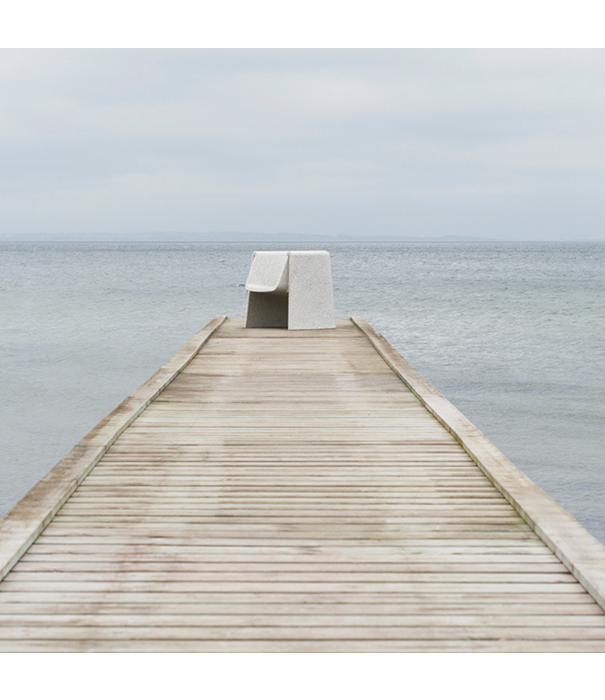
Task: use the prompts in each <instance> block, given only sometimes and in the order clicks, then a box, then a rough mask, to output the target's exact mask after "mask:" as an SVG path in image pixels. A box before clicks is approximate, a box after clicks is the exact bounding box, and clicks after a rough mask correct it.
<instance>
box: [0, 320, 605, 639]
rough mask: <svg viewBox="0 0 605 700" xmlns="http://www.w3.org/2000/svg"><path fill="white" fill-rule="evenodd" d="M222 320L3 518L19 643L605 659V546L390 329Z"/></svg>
mask: <svg viewBox="0 0 605 700" xmlns="http://www.w3.org/2000/svg"><path fill="white" fill-rule="evenodd" d="M223 321H224V317H217V318H216V319H214V321H213V322H211V324H209V325H208V326H207V327H206V329H203V330H202V331H200V333H199V334H197V336H195V338H194V339H192V341H191V342H190V343H188V344H187V345H186V346H185V347H184V348H183V350H182V351H181V352H180V353H179V354H178V355H177V356H176V357H175V358H174V359H173V360H172V361H171V362H170V363H168V364H167V365H166V366H165V367H164V368H162V370H160V371H159V372H158V373H157V375H155V376H154V377H152V378H151V379H150V380H149V381H148V382H146V384H144V385H143V386H142V387H141V388H140V389H139V390H138V391H137V392H135V393H134V394H133V395H132V396H131V397H129V398H128V399H127V400H126V401H125V402H124V403H123V404H122V405H121V406H120V407H119V408H118V409H116V411H115V412H114V413H113V414H110V416H108V418H107V419H105V420H104V421H103V422H102V423H101V424H99V426H97V428H95V429H94V430H93V431H92V432H91V433H90V434H89V435H88V436H87V437H86V438H84V440H83V441H82V442H81V443H79V444H78V445H77V446H76V447H75V448H74V450H72V452H71V453H70V454H69V455H67V456H66V458H65V459H64V460H62V461H61V462H60V463H59V464H58V465H57V466H56V467H55V468H54V469H53V470H52V471H51V472H50V473H49V475H48V476H47V477H45V479H43V480H42V481H41V482H40V483H39V484H38V485H37V486H36V487H34V489H32V491H30V493H29V494H28V495H27V496H25V498H24V499H23V500H22V501H20V503H19V504H17V506H15V508H14V509H13V510H12V511H11V512H10V513H9V514H8V515H7V516H5V518H4V519H3V520H2V521H1V523H0V572H1V573H2V575H4V576H5V578H4V580H3V581H2V582H1V583H0V651H11V650H14V651H26V650H32V651H374V652H376V651H381V652H383V651H605V613H604V611H603V607H602V606H603V604H604V600H605V548H603V546H602V545H601V544H600V543H598V542H597V540H595V539H594V538H593V537H592V536H591V535H589V534H588V533H587V532H586V531H585V530H584V529H583V528H582V527H581V526H580V525H579V524H578V523H577V522H576V521H575V520H574V519H573V518H571V516H570V515H569V514H567V513H566V511H564V510H563V509H562V508H561V507H560V506H558V505H557V504H556V503H555V502H554V501H552V499H550V498H549V497H548V496H546V495H545V494H544V493H543V492H542V491H540V490H539V489H538V488H537V487H536V486H535V485H534V484H532V482H530V481H529V480H528V479H526V478H525V477H524V476H523V475H522V474H521V473H520V472H519V471H518V470H516V469H515V467H514V466H513V465H511V464H510V462H508V460H506V458H505V457H504V456H503V455H502V454H501V453H500V452H498V450H497V449H496V448H495V447H494V446H493V445H491V443H490V442H489V441H488V440H487V439H486V438H485V437H484V436H483V435H482V434H481V433H480V432H479V431H478V430H477V429H476V428H474V427H473V426H472V425H471V424H470V423H469V422H468V421H467V420H466V419H465V418H464V417H463V416H462V415H461V414H460V413H459V412H458V411H456V409H455V408H454V407H453V406H451V404H449V403H448V402H447V401H446V400H445V399H443V397H442V396H440V395H439V394H438V393H437V392H436V391H435V390H434V389H433V388H432V387H431V386H430V385H429V384H428V383H427V382H425V380H423V379H422V377H420V376H419V375H418V374H417V373H415V372H414V370H413V369H412V368H411V367H410V366H409V365H407V363H405V361H404V360H403V359H402V358H401V357H400V356H399V355H398V354H397V353H396V352H395V351H394V350H393V349H392V348H391V347H390V346H389V345H388V343H386V341H384V339H383V338H382V337H381V336H379V335H378V334H376V333H375V332H374V331H373V330H372V329H371V328H370V327H369V326H367V324H365V323H364V322H363V321H362V320H361V319H354V320H347V321H339V322H338V327H337V328H336V329H335V330H323V331H294V332H293V331H285V330H277V329H275V330H273V329H243V328H242V322H241V320H237V319H227V320H226V321H224V323H223ZM200 348H201V349H200ZM198 351H199V352H198ZM572 572H573V573H572ZM597 601H598V602H597Z"/></svg>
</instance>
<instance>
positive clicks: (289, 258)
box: [246, 250, 336, 330]
mask: <svg viewBox="0 0 605 700" xmlns="http://www.w3.org/2000/svg"><path fill="white" fill-rule="evenodd" d="M246 289H247V290H248V297H247V304H246V327H248V328H262V327H272V328H275V327H278V328H286V327H287V328H288V329H290V330H306V329H320V328H335V327H336V320H335V315H334V293H333V291H332V270H331V265H330V254H329V253H328V252H327V251H325V250H302V251H301V250H298V251H262V252H256V253H254V255H253V256H252V264H251V267H250V274H249V275H248V280H247V282H246Z"/></svg>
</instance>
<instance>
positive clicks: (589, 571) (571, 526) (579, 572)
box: [351, 316, 605, 610]
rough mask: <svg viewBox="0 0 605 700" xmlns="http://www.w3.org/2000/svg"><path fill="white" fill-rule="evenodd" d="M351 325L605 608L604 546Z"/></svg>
mask: <svg viewBox="0 0 605 700" xmlns="http://www.w3.org/2000/svg"><path fill="white" fill-rule="evenodd" d="M351 321H352V322H353V323H354V324H355V325H356V326H357V327H358V328H359V329H360V330H361V331H362V332H363V333H364V334H365V335H366V337H367V338H368V340H369V341H370V342H371V343H372V345H373V346H374V348H375V349H376V350H377V351H378V353H379V354H380V355H381V356H382V358H383V359H384V360H385V362H386V363H387V364H388V365H389V367H391V369H392V370H393V371H394V372H395V373H396V374H397V375H398V376H399V378H400V379H401V380H402V381H403V382H404V384H406V386H407V387H408V388H409V389H410V390H411V391H412V393H413V394H414V395H415V396H416V397H417V398H418V399H419V400H420V402H421V403H422V404H423V405H424V407H425V408H426V409H427V410H428V411H429V412H430V413H431V414H432V415H433V416H435V418H436V419H437V420H438V421H439V422H440V423H441V424H442V425H443V426H444V427H445V428H446V429H447V430H448V432H450V433H451V434H452V435H453V436H454V437H455V438H456V440H458V442H459V443H460V445H461V446H462V447H463V448H464V450H465V451H466V452H467V454H468V455H469V456H470V457H471V459H472V460H473V461H474V462H475V464H477V466H478V467H479V468H480V469H481V471H482V472H483V473H484V474H485V475H486V476H487V478H488V479H489V480H490V481H491V482H492V483H493V484H494V486H495V487H496V488H497V489H498V490H499V491H500V493H501V494H502V495H503V496H504V498H506V500H507V501H508V502H509V503H510V504H511V505H512V506H513V507H514V508H515V510H516V511H517V512H518V513H519V515H520V516H521V517H522V518H523V519H524V520H525V522H526V523H527V524H528V525H529V526H530V527H531V528H532V530H533V531H534V532H535V533H536V534H537V535H538V537H539V538H540V539H541V540H542V541H543V542H544V543H545V544H546V545H547V546H548V547H549V549H551V550H552V552H554V554H556V556H557V557H558V558H559V559H560V560H561V561H562V562H563V564H564V565H565V566H566V567H567V568H568V569H569V571H570V572H571V573H572V574H573V575H574V576H575V577H576V578H577V579H578V581H579V582H580V583H581V584H582V585H583V586H584V587H585V588H586V590H587V591H588V592H589V593H590V594H591V595H592V597H593V598H594V599H595V600H596V601H597V603H598V604H599V605H600V606H601V607H602V608H603V609H604V610H605V547H604V546H603V545H602V544H601V542H599V540H597V539H596V537H593V536H592V535H591V534H590V533H589V532H588V530H586V529H585V528H584V527H583V526H582V525H581V524H580V523H579V522H578V521H577V520H576V519H575V518H574V517H573V516H572V515H571V514H570V513H568V512H567V511H566V510H565V509H564V508H563V507H562V506H561V505H560V504H559V503H557V502H556V501H555V500H554V499H553V498H551V497H550V496H549V495H548V494H547V493H545V492H544V491H543V490H542V489H541V488H540V487H539V486H537V485H536V484H534V482H533V481H531V479H529V478H528V477H527V476H525V474H523V472H521V471H520V470H519V469H518V468H517V467H516V466H515V465H514V464H513V463H512V462H511V461H510V460H509V459H508V458H507V457H506V456H505V455H504V454H503V453H502V452H500V450H499V449H498V448H497V447H496V446H495V445H494V444H493V443H492V442H491V441H490V440H489V439H488V438H487V437H486V436H485V435H484V434H483V433H482V432H481V431H480V430H479V429H478V428H477V427H476V426H475V425H473V424H472V423H471V422H470V421H469V420H468V418H466V416H464V414H462V413H461V412H460V411H459V410H458V409H457V408H456V407H455V406H454V405H453V404H452V403H450V402H449V401H448V400H447V399H446V398H445V397H444V396H443V395H442V394H440V393H439V392H438V391H437V389H435V387H434V386H432V384H430V383H429V382H428V381H427V380H426V379H425V378H424V377H423V376H422V375H421V374H420V373H419V372H417V371H416V370H415V369H414V368H413V367H412V366H411V365H410V364H409V363H408V362H407V361H406V360H405V359H404V358H403V357H402V356H401V355H400V354H399V353H398V352H397V351H396V350H395V348H394V347H393V346H392V345H391V344H390V343H389V342H388V341H387V340H386V339H385V338H384V337H383V336H382V335H380V333H378V332H377V331H375V330H374V328H372V326H370V324H369V323H368V322H367V321H365V320H364V319H363V318H360V317H357V316H351Z"/></svg>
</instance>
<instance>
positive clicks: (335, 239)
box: [0, 231, 605, 244]
mask: <svg viewBox="0 0 605 700" xmlns="http://www.w3.org/2000/svg"><path fill="white" fill-rule="evenodd" d="M0 243H242V244H244V243H302V244H311V243H313V244H315V243H318V244H323V243H515V244H518V243H605V239H597V238H579V239H578V238H576V239H566V238H560V239H532V240H518V239H512V238H482V237H478V236H438V237H436V236H380V235H376V236H349V235H325V236H314V235H310V234H303V233H261V232H257V233H254V232H252V233H248V232H244V233H242V232H240V231H210V232H205V233H197V232H190V231H179V232H173V231H151V232H137V233H31V234H19V235H17V234H0Z"/></svg>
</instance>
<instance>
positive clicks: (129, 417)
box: [0, 316, 227, 581]
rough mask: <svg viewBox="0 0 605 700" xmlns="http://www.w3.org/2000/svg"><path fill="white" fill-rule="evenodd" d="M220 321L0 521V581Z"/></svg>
mask: <svg viewBox="0 0 605 700" xmlns="http://www.w3.org/2000/svg"><path fill="white" fill-rule="evenodd" d="M226 318H227V317H226V316H215V317H214V318H213V319H212V320H211V321H210V322H209V323H208V324H207V325H206V326H204V328H202V329H201V330H200V331H198V332H197V333H196V334H195V335H194V336H193V337H192V338H191V340H189V341H187V343H185V345H183V347H182V348H181V349H180V350H179V351H178V352H177V353H176V355H174V357H172V359H170V360H169V361H168V362H167V363H166V364H165V365H164V366H163V367H161V368H160V369H159V370H158V371H157V372H156V373H155V374H153V375H152V376H151V377H150V378H149V379H148V380H147V381H145V382H144V383H143V384H141V386H140V387H139V388H138V389H136V390H135V391H134V392H133V393H132V394H130V396H128V397H127V398H126V399H124V401H122V403H121V404H120V405H119V406H118V407H117V408H115V409H114V410H113V411H112V412H111V413H110V414H109V415H107V416H106V417H105V418H103V420H102V421H100V423H98V424H97V425H96V426H95V427H94V428H93V429H92V430H91V431H90V432H89V433H88V434H87V435H85V436H84V437H83V438H82V440H80V441H79V442H78V443H77V444H76V445H75V446H74V447H73V448H72V449H71V450H70V451H69V452H68V453H67V454H66V455H65V457H63V459H61V460H60V461H59V462H57V464H55V466H54V467H53V468H52V469H51V470H50V471H49V472H48V474H46V476H44V477H42V479H40V481H38V483H37V484H36V485H35V486H33V487H32V488H31V489H30V490H29V491H28V492H27V493H26V494H25V496H23V498H22V499H21V500H20V501H18V502H17V503H16V505H15V506H13V508H11V510H10V511H9V512H8V513H7V514H6V515H5V516H4V517H3V518H1V519H0V581H1V580H2V579H3V578H4V577H5V576H6V575H7V574H8V573H9V571H10V570H11V569H12V568H13V566H15V564H16V563H17V562H18V561H19V559H20V558H21V557H22V556H23V554H24V553H25V552H26V551H27V549H28V548H29V546H30V545H31V544H32V543H33V542H34V541H35V540H36V538H37V537H38V536H39V535H40V534H41V533H42V532H43V530H44V529H45V528H46V526H47V525H48V524H49V523H50V521H51V520H52V519H53V518H54V517H55V515H56V514H57V512H58V510H59V509H60V508H61V506H63V504H64V503H65V502H66V501H67V499H68V498H69V497H70V496H71V495H72V493H73V492H74V491H75V490H76V489H77V488H78V486H79V485H80V484H81V483H82V481H83V480H84V479H85V478H86V477H87V476H88V474H89V473H90V471H91V470H92V469H93V467H95V465H96V464H97V463H98V461H99V460H100V459H101V458H102V457H103V455H105V453H106V452H107V450H109V448H110V447H111V446H112V445H113V443H114V442H115V441H116V440H117V439H118V437H119V436H120V435H121V434H122V433H123V432H124V430H126V428H128V426H129V425H130V424H131V423H132V422H133V421H134V420H135V419H136V418H137V417H138V416H139V415H140V414H141V413H142V412H143V411H144V410H145V409H146V408H147V406H148V405H149V404H150V403H151V402H152V401H153V400H154V399H155V398H157V396H159V394H161V393H162V391H164V389H165V388H166V387H167V386H168V385H169V384H170V383H171V382H172V381H173V380H174V379H175V377H177V376H178V375H179V374H180V373H181V372H182V370H183V369H185V367H187V365H188V364H189V363H190V362H191V360H192V359H193V358H194V357H195V356H196V355H197V353H198V352H199V351H200V350H201V348H202V347H203V346H204V345H205V343H206V342H207V341H208V339H209V338H210V336H211V335H212V334H213V333H214V332H215V331H216V330H217V329H218V328H220V326H221V325H222V324H223V322H224V321H225V320H226Z"/></svg>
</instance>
